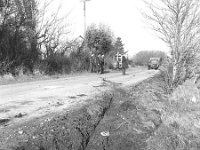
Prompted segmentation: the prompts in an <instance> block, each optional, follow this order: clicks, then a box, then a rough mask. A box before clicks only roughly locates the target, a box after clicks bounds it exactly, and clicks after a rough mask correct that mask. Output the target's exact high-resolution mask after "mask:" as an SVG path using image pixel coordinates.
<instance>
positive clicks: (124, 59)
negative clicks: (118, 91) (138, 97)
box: [122, 56, 128, 75]
mask: <svg viewBox="0 0 200 150" xmlns="http://www.w3.org/2000/svg"><path fill="white" fill-rule="evenodd" d="M127 68H128V62H127V60H126V57H125V56H122V74H123V75H125V74H126V69H127Z"/></svg>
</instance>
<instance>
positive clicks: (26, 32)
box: [0, 0, 124, 75]
mask: <svg viewBox="0 0 200 150" xmlns="http://www.w3.org/2000/svg"><path fill="white" fill-rule="evenodd" d="M51 3H52V1H45V2H44V3H43V4H42V6H41V8H40V9H39V3H37V1H36V0H0V74H1V75H4V74H7V73H11V74H13V75H19V74H20V73H23V74H25V73H31V74H32V73H34V71H35V70H38V71H40V72H42V73H46V74H53V73H68V72H71V71H82V70H88V69H89V59H90V55H91V53H92V52H96V53H101V54H104V55H105V56H107V57H112V56H113V55H114V54H115V53H116V52H117V51H123V50H124V49H123V43H122V40H121V38H120V37H118V38H116V37H115V35H114V33H113V32H112V30H111V29H110V28H109V27H108V26H105V25H94V24H93V25H90V26H89V27H88V29H87V31H86V33H85V35H84V36H83V37H78V38H76V39H73V40H68V38H67V36H68V34H69V32H70V31H69V28H68V26H67V25H66V23H64V20H66V18H64V17H63V18H59V17H58V13H59V8H58V10H57V11H56V12H55V13H52V14H51V15H50V17H49V18H48V19H47V18H45V17H46V16H47V15H46V11H47V9H48V7H49V6H50V5H51ZM65 17H67V16H65Z"/></svg>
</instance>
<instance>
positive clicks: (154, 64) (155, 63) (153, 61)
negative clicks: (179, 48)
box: [148, 57, 161, 70]
mask: <svg viewBox="0 0 200 150" xmlns="http://www.w3.org/2000/svg"><path fill="white" fill-rule="evenodd" d="M160 64H161V59H160V58H159V57H152V58H150V59H149V62H148V70H150V69H156V70H157V69H158V68H159V67H160Z"/></svg>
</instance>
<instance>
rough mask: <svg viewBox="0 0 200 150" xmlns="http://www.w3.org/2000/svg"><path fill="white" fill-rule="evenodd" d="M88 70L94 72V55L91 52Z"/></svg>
mask: <svg viewBox="0 0 200 150" xmlns="http://www.w3.org/2000/svg"><path fill="white" fill-rule="evenodd" d="M90 72H95V56H94V54H92V55H91V56H90Z"/></svg>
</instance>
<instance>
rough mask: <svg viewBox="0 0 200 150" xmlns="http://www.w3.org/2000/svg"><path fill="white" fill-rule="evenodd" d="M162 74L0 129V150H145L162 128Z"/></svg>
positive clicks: (163, 88) (163, 95)
mask: <svg viewBox="0 0 200 150" xmlns="http://www.w3.org/2000/svg"><path fill="white" fill-rule="evenodd" d="M165 87H166V85H165V83H164V81H163V78H162V77H161V76H156V77H153V78H151V79H148V80H146V81H144V82H142V83H141V84H139V85H137V86H133V87H130V88H129V89H126V90H123V89H120V88H117V87H115V88H114V89H113V91H110V92H107V93H105V94H104V95H102V97H101V96H99V97H97V99H96V100H95V102H94V100H92V101H91V102H90V103H89V104H87V105H85V106H84V107H82V108H79V109H76V110H72V111H70V112H66V113H65V114H63V115H59V116H55V117H49V118H45V120H42V119H40V120H38V121H37V122H29V123H24V124H23V126H20V127H15V128H11V127H9V128H6V127H5V130H3V131H1V133H0V134H1V135H3V136H1V137H0V140H1V141H0V142H1V143H4V144H1V149H8V148H10V149H12V150H64V149H66V150H94V149H95V150H131V149H135V150H144V149H148V147H149V145H150V144H151V141H152V138H153V137H154V136H155V132H156V131H157V130H158V129H159V128H160V127H161V125H162V120H161V114H162V112H161V110H162V109H163V107H164V102H165V101H166V97H165V95H166V91H165Z"/></svg>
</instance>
